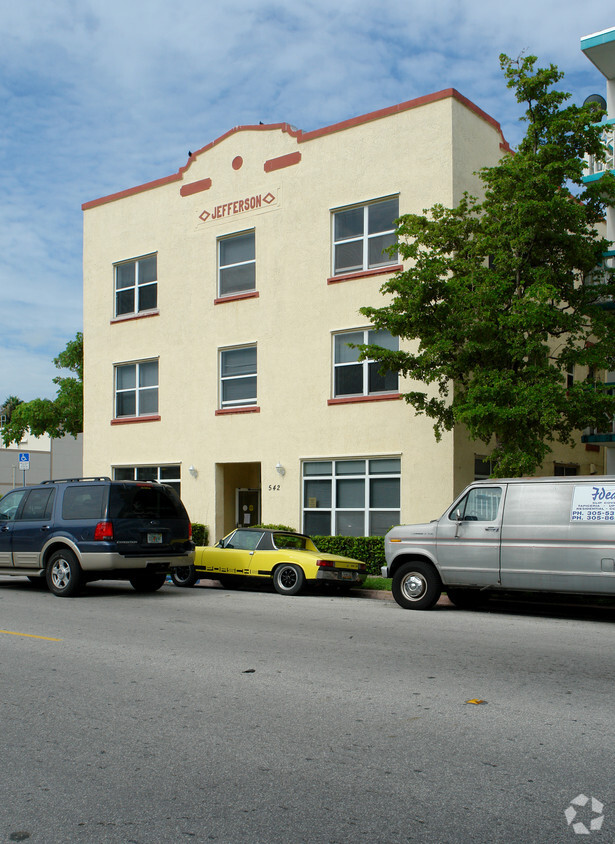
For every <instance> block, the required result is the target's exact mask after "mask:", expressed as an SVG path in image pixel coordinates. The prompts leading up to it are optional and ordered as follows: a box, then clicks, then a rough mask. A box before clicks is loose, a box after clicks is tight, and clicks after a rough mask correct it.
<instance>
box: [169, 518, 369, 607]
mask: <svg viewBox="0 0 615 844" xmlns="http://www.w3.org/2000/svg"><path fill="white" fill-rule="evenodd" d="M171 577H172V579H173V582H174V583H175V585H176V586H194V584H195V583H196V581H197V580H199V579H200V578H201V577H203V578H212V579H214V580H219V581H221V582H222V584H223V585H225V586H230V585H232V584H233V582H234V581H235V582H237V579H238V578H240V577H253V578H261V579H265V578H267V579H272V580H273V586H274V588H275V590H276V592H279V593H280V594H281V595H296V594H297V593H298V592H300V591H301V589H302V588H303V586H304V585H305V584H306V582H310V581H312V582H318V583H330V584H336V585H338V586H342V587H351V586H357V585H359V584H360V583H363V581H364V580H365V577H366V567H365V563H362V562H360V561H359V560H353V559H351V558H350V557H342V556H340V555H338V554H325V553H321V552H320V551H319V550H318V548H317V547H316V545H315V544H314V543H313V542H312V540H311V539H310V537H309V536H305V535H304V534H301V533H289V532H286V531H280V530H271V529H265V528H237V530H234V531H233V532H232V533H229V534H228V536H225V537H224V539H221V540H220V542H218V543H217V544H216V545H215V546H213V547H197V549H196V554H195V559H194V565H192V566H185V567H180V568H178V569H175V570H174V571H173V572H172V574H171Z"/></svg>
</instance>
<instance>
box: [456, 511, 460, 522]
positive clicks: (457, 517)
mask: <svg viewBox="0 0 615 844" xmlns="http://www.w3.org/2000/svg"><path fill="white" fill-rule="evenodd" d="M455 519H456V520H457V521H458V522H460V521H461V510H460V509H459V508H457V509H456V510H455Z"/></svg>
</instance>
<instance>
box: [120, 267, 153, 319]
mask: <svg viewBox="0 0 615 844" xmlns="http://www.w3.org/2000/svg"><path fill="white" fill-rule="evenodd" d="M114 272H115V316H116V317H117V316H126V315H128V314H138V313H141V311H151V310H155V309H156V308H157V307H158V257H157V255H146V256H145V257H144V258H136V259H133V260H131V261H122V262H121V263H119V264H115V265H114Z"/></svg>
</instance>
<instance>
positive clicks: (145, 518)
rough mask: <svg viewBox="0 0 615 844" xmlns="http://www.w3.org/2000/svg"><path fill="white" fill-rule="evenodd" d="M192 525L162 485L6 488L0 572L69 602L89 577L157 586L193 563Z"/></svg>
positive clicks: (0, 502)
mask: <svg viewBox="0 0 615 844" xmlns="http://www.w3.org/2000/svg"><path fill="white" fill-rule="evenodd" d="M191 535H192V526H191V524H190V519H189V518H188V514H187V513H186V510H185V507H184V505H183V504H182V502H181V501H180V499H179V497H178V496H177V494H176V492H175V491H174V490H173V489H172V488H171V487H170V486H165V485H164V484H158V483H155V482H152V483H150V482H147V483H145V482H140V481H112V480H111V479H110V478H106V477H97V478H70V479H66V480H57V481H45V482H43V483H42V484H38V485H36V486H31V487H20V488H19V489H14V490H11V492H8V493H7V494H6V495H5V496H4V497H3V498H2V499H0V574H9V575H22V576H23V575H25V576H27V577H28V578H29V579H30V580H31V581H32V582H33V583H35V584H38V585H44V584H45V583H46V584H47V586H48V587H49V589H50V590H51V591H52V592H53V593H54V594H55V595H60V596H66V597H71V596H73V595H76V594H78V593H79V592H80V591H81V588H82V587H83V586H84V585H85V584H86V583H87V582H88V581H91V580H101V579H112V580H129V581H130V583H131V584H132V586H133V587H134V588H135V589H136V590H137V591H139V592H153V591H155V590H156V589H159V588H160V587H161V586H162V585H163V583H164V582H165V580H166V576H167V574H168V573H170V572H171V571H173V569H174V567H175V566H178V565H187V564H188V565H190V564H191V563H192V561H193V560H194V545H193V543H192V539H191Z"/></svg>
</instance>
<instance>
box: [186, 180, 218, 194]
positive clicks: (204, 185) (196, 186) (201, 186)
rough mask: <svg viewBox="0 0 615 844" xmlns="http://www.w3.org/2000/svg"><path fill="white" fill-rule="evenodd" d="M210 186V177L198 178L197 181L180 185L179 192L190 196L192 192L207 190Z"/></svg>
mask: <svg viewBox="0 0 615 844" xmlns="http://www.w3.org/2000/svg"><path fill="white" fill-rule="evenodd" d="M210 187H211V179H200V180H199V181H198V182H190V183H189V184H187V185H182V186H181V188H180V189H179V192H180V194H181V195H182V196H192V194H193V193H200V192H201V191H202V190H209V189H210Z"/></svg>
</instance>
